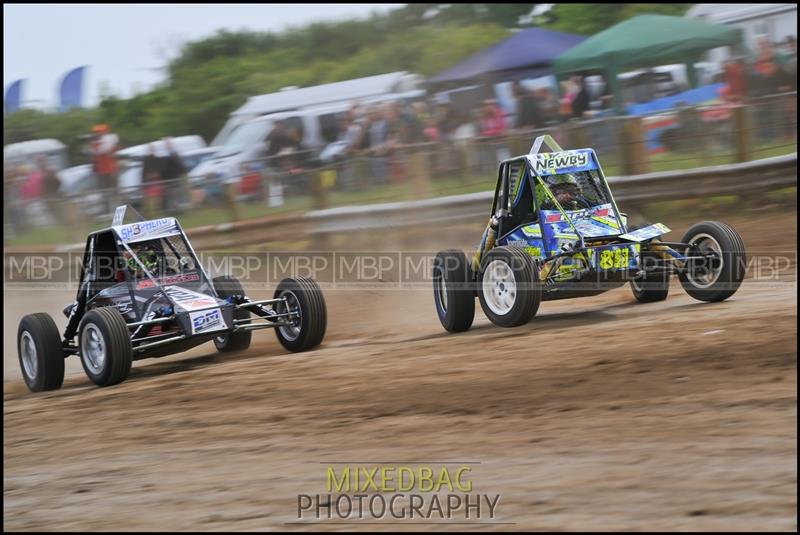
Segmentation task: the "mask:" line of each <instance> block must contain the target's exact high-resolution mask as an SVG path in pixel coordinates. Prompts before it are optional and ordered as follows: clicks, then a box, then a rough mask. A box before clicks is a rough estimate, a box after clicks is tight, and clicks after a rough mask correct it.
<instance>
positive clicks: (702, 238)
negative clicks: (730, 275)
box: [686, 234, 725, 289]
mask: <svg viewBox="0 0 800 535" xmlns="http://www.w3.org/2000/svg"><path fill="white" fill-rule="evenodd" d="M689 243H690V244H691V245H695V246H697V248H698V249H699V250H700V252H701V253H705V252H708V251H712V252H714V253H716V254H717V259H718V261H719V266H717V268H716V269H712V268H710V267H706V268H704V269H703V270H702V272H701V273H694V272H692V271H690V270H687V271H686V278H688V279H689V281H690V282H691V283H692V285H693V286H695V287H697V288H704V289H705V288H708V287H710V286H712V285H713V284H714V283H715V282H717V279H719V274H720V273H722V269H723V268H724V267H725V259H724V258H723V256H722V247H721V246H720V244H719V242H718V241H717V240H716V239H714V237H713V236H710V235H709V234H697V235H696V236H694V237H692V239H691V240H689Z"/></svg>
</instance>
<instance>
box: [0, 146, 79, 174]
mask: <svg viewBox="0 0 800 535" xmlns="http://www.w3.org/2000/svg"><path fill="white" fill-rule="evenodd" d="M37 156H45V157H47V159H48V161H49V164H50V167H52V168H53V169H54V170H56V171H60V170H62V169H64V168H66V167H67V146H66V145H64V144H63V143H61V142H60V141H59V140H57V139H34V140H31V141H22V142H21V143H12V144H10V145H6V146H5V147H3V165H4V167H8V166H16V165H36V157H37Z"/></svg>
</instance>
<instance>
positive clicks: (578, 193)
mask: <svg viewBox="0 0 800 535" xmlns="http://www.w3.org/2000/svg"><path fill="white" fill-rule="evenodd" d="M542 181H543V182H544V184H545V185H546V186H547V188H548V189H549V191H550V193H551V195H546V194H544V195H540V201H541V202H540V206H541V207H542V209H544V210H558V207H557V206H556V204H555V202H554V200H556V201H558V204H560V205H561V207H562V208H563V209H564V210H567V211H571V210H584V209H587V208H595V207H597V206H602V205H605V204H609V203H610V202H611V199H610V198H609V197H608V195H606V191H605V188H604V187H603V185H602V180H601V179H600V175H599V173H598V171H597V170H591V171H577V172H574V173H563V174H557V175H545V176H543V177H542ZM542 193H544V192H542Z"/></svg>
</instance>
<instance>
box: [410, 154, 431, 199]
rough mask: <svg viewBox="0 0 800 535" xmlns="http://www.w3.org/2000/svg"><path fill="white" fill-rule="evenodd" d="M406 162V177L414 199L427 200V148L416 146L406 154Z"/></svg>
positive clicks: (429, 181) (428, 188) (428, 185)
mask: <svg viewBox="0 0 800 535" xmlns="http://www.w3.org/2000/svg"><path fill="white" fill-rule="evenodd" d="M406 158H407V161H408V175H409V177H410V182H411V184H412V186H413V189H414V197H415V198H417V199H427V198H428V197H430V193H431V191H430V190H431V188H430V185H431V177H430V172H429V169H428V155H427V148H426V147H425V146H424V145H418V146H416V147H414V148H411V149H410V152H408V153H407V154H406Z"/></svg>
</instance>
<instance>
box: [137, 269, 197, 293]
mask: <svg viewBox="0 0 800 535" xmlns="http://www.w3.org/2000/svg"><path fill="white" fill-rule="evenodd" d="M157 280H158V282H159V283H160V284H161V285H162V286H165V285H167V284H180V283H182V282H193V281H198V280H200V276H199V275H198V274H197V273H186V274H184V275H172V276H167V277H161V278H160V279H157ZM155 285H156V284H155V283H154V282H153V281H152V280H150V279H144V280H141V281H139V283H138V284H137V285H136V289H137V290H143V289H145V288H153V287H155Z"/></svg>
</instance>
